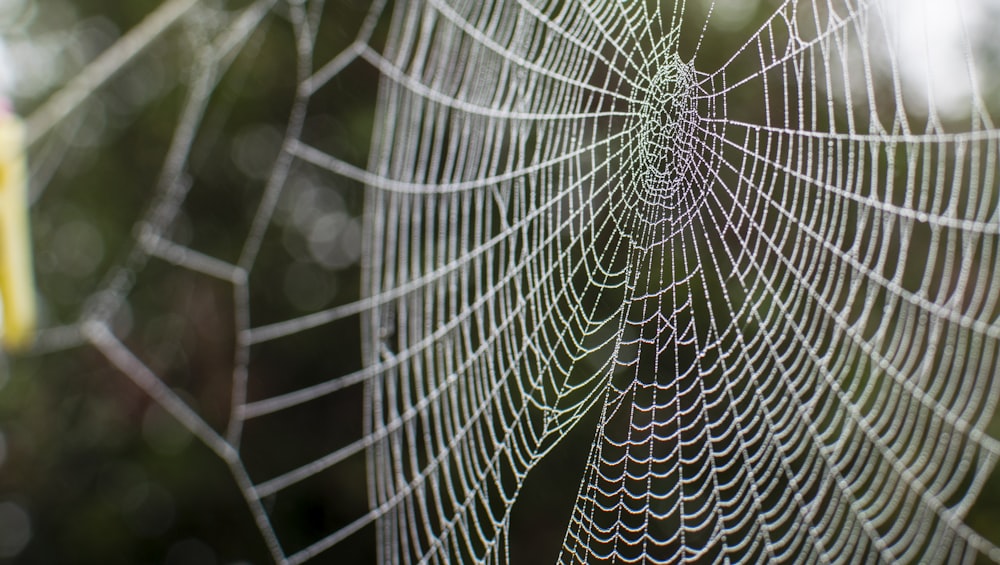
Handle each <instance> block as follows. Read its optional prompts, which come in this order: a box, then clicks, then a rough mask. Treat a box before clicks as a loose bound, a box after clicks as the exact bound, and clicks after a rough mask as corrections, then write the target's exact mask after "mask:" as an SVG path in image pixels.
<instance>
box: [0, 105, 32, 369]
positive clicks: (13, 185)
mask: <svg viewBox="0 0 1000 565" xmlns="http://www.w3.org/2000/svg"><path fill="white" fill-rule="evenodd" d="M24 151H25V147H24V126H23V125H22V124H21V120H19V119H18V118H17V116H15V115H14V112H13V110H12V109H11V108H10V106H9V105H8V104H7V103H6V101H4V100H2V99H0V302H2V304H3V318H2V319H3V325H2V327H3V336H2V338H0V341H2V342H3V347H4V349H6V350H8V351H16V350H20V349H25V348H26V347H28V346H30V345H31V343H32V342H33V341H34V337H35V318H36V310H35V282H34V275H33V273H32V266H31V238H30V235H29V232H28V181H27V168H26V166H25V157H24Z"/></svg>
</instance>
